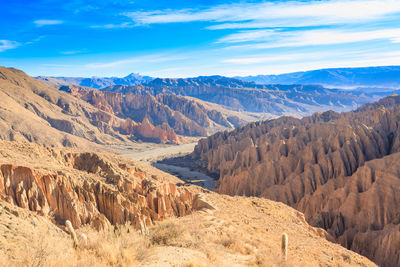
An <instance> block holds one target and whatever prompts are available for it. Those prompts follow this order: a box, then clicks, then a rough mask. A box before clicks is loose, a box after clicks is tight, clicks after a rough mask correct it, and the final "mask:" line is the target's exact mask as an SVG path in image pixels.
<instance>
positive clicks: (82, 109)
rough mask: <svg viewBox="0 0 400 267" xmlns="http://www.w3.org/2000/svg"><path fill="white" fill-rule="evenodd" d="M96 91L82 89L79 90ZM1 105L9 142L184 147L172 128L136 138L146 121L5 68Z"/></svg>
mask: <svg viewBox="0 0 400 267" xmlns="http://www.w3.org/2000/svg"><path fill="white" fill-rule="evenodd" d="M90 90H93V89H92V88H90ZM90 90H89V89H88V88H83V87H79V88H77V89H76V90H75V91H74V92H75V93H77V92H81V91H85V92H88V91H90ZM95 100H96V99H95ZM99 101H100V100H99ZM0 106H1V107H2V109H0V139H3V140H11V141H29V142H35V143H39V144H43V145H47V146H68V147H80V148H92V147H96V145H110V144H111V145H115V144H116V145H121V144H130V143H131V144H132V142H131V141H132V140H135V139H139V138H142V139H150V140H152V141H156V142H164V143H178V140H177V136H176V134H175V132H174V131H173V130H172V129H170V128H168V127H162V126H156V127H153V126H151V127H150V128H151V129H152V130H147V131H146V135H145V136H143V135H140V136H139V135H136V132H137V128H138V127H139V128H140V122H141V121H140V122H139V123H136V122H134V121H132V120H131V119H129V118H119V117H117V116H115V115H114V114H113V113H112V109H107V107H108V106H107V105H105V104H104V105H103V103H102V102H101V101H100V102H98V107H95V106H93V105H90V104H89V103H87V102H86V101H83V100H80V99H77V98H76V97H73V96H71V95H70V94H68V93H66V92H62V91H59V90H56V89H55V88H51V87H49V86H47V85H46V84H44V83H42V82H39V81H37V80H35V79H33V78H31V77H29V76H28V75H26V74H25V73H23V72H22V71H19V70H16V69H9V68H2V67H0Z"/></svg>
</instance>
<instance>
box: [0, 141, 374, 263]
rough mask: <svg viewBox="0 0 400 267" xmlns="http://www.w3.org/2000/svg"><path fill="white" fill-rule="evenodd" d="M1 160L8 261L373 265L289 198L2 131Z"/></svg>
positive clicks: (1, 248)
mask: <svg viewBox="0 0 400 267" xmlns="http://www.w3.org/2000/svg"><path fill="white" fill-rule="evenodd" d="M0 170H1V172H0V193H1V200H0V229H1V235H0V255H1V257H0V259H1V260H0V263H1V264H2V266H31V265H32V264H35V265H36V266H59V265H60V264H62V265H63V266H88V265H91V266H135V265H139V266H216V265H218V266H283V265H285V266H321V265H323V266H353V265H357V266H375V265H374V264H373V263H372V262H371V261H369V260H367V259H366V258H364V257H362V256H360V255H358V254H356V253H354V252H351V251H349V250H347V249H345V248H344V247H341V246H340V245H338V244H334V243H331V242H329V241H328V240H327V238H329V234H327V233H326V232H325V231H324V230H322V229H319V228H313V227H311V226H310V225H309V224H308V223H307V222H306V221H305V219H304V215H303V214H302V213H300V212H298V211H296V210H294V209H292V208H289V207H288V206H286V205H284V204H281V203H278V202H274V201H270V200H267V199H260V198H247V197H230V196H225V195H219V194H217V193H214V192H211V191H208V190H205V189H202V188H201V187H197V186H177V183H181V182H182V181H180V180H179V179H177V178H176V177H174V176H171V175H169V174H166V173H164V172H162V171H159V170H157V169H155V168H153V167H151V166H149V165H148V164H146V163H140V162H136V161H133V160H129V159H127V158H121V157H118V156H115V155H113V154H102V153H87V152H78V151H76V150H70V149H61V150H60V149H55V148H48V147H43V146H40V145H37V144H32V143H18V142H9V141H1V142H0ZM66 220H70V221H71V223H72V225H73V227H74V228H75V229H76V232H77V233H76V234H77V236H78V237H79V238H78V239H79V241H78V244H77V245H76V246H78V247H77V248H74V244H73V240H72V238H71V237H70V236H69V233H68V230H66V229H65V226H64V225H65V221H66ZM160 221H162V222H160ZM138 230H139V231H138ZM284 232H285V233H287V234H288V236H289V246H288V256H287V260H286V261H283V259H282V255H281V236H282V234H283V233H284ZM82 234H85V236H86V239H83V238H81V235H82Z"/></svg>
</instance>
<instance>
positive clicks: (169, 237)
mask: <svg viewBox="0 0 400 267" xmlns="http://www.w3.org/2000/svg"><path fill="white" fill-rule="evenodd" d="M183 232H184V230H183V228H182V227H181V226H180V225H178V224H176V223H174V222H164V223H159V224H156V225H154V226H153V227H151V228H150V234H149V240H150V243H151V244H152V245H174V244H176V242H177V241H179V239H180V238H181V237H182V235H183Z"/></svg>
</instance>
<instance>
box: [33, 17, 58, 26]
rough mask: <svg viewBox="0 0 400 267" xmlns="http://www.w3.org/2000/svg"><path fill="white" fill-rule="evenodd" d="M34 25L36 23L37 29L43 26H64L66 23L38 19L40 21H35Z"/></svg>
mask: <svg viewBox="0 0 400 267" xmlns="http://www.w3.org/2000/svg"><path fill="white" fill-rule="evenodd" d="M33 23H35V24H36V26H37V27H43V26H48V25H57V24H63V23H64V21H62V20H51V19H38V20H35V21H33Z"/></svg>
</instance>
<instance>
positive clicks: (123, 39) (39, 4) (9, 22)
mask: <svg viewBox="0 0 400 267" xmlns="http://www.w3.org/2000/svg"><path fill="white" fill-rule="evenodd" d="M1 2H2V4H1V5H2V8H1V10H0V25H1V27H0V65H3V66H8V67H16V68H19V69H22V70H24V71H25V72H27V73H28V74H30V75H33V76H37V75H49V76H84V77H90V76H125V75H128V74H129V73H132V72H138V73H141V74H144V75H150V76H154V77H192V76H198V75H214V74H220V75H226V76H235V75H257V74H278V73H286V72H293V71H302V70H310V69H318V68H330V67H359V66H382V65H400V0H330V1H325V0H320V1H304V0H303V1H300V0H299V1H208V0H196V1H175V0H172V1H163V0H159V1H145V0H132V1H130V0H120V1H117V0H87V1H84V0H70V1H65V0H63V1H59V0H38V1H35V0H30V1H21V0H14V1H8V0H1Z"/></svg>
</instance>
